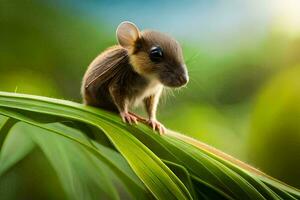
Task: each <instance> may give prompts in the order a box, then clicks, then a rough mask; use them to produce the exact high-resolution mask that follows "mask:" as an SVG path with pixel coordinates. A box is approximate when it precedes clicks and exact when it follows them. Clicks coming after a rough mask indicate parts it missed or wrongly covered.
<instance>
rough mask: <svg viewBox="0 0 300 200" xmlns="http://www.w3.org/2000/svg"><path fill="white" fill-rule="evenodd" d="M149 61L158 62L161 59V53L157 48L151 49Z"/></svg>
mask: <svg viewBox="0 0 300 200" xmlns="http://www.w3.org/2000/svg"><path fill="white" fill-rule="evenodd" d="M149 57H150V59H151V60H152V61H153V62H159V61H160V60H161V59H162V57H163V51H162V49H161V48H160V47H159V46H156V47H152V48H151V50H150V54H149Z"/></svg>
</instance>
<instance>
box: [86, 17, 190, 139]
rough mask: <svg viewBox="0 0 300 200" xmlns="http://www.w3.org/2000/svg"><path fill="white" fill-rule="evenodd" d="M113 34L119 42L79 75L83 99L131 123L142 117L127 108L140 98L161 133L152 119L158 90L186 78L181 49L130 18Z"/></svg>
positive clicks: (161, 129)
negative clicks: (132, 21)
mask: <svg viewBox="0 0 300 200" xmlns="http://www.w3.org/2000/svg"><path fill="white" fill-rule="evenodd" d="M116 34H117V39H118V42H119V45H116V46H113V47H110V48H108V49H107V50H105V51H104V52H102V53H101V54H100V55H99V56H98V57H96V58H95V59H94V61H93V62H92V63H91V64H90V65H89V67H88V69H87V71H86V73H85V75H84V77H83V82H82V88H81V90H82V91H81V92H82V96H83V100H84V103H85V104H87V105H91V106H95V107H99V108H103V109H106V110H109V111H112V112H117V113H119V114H120V115H121V117H122V120H123V121H124V122H128V123H130V124H131V123H132V122H134V123H137V121H138V120H139V121H145V119H143V118H141V117H139V116H137V115H135V114H133V113H131V112H130V111H129V108H130V107H132V106H136V105H138V104H139V103H141V102H143V104H144V105H145V108H146V111H147V113H148V117H149V118H148V120H146V122H147V123H148V124H149V125H150V126H151V127H152V128H153V129H154V130H158V131H159V133H160V134H162V133H164V132H165V127H164V126H163V125H162V124H161V123H160V122H158V121H157V119H156V109H157V105H158V102H159V98H160V95H161V93H162V90H163V88H164V87H171V88H176V87H181V86H184V85H186V84H187V82H188V73H187V68H186V65H185V63H184V59H183V55H182V49H181V47H180V45H179V43H178V42H177V41H176V40H175V39H173V38H172V37H170V36H168V35H166V34H163V33H160V32H157V31H152V30H146V31H139V29H138V28H137V26H136V25H135V24H133V23H131V22H122V23H121V24H120V25H119V26H118V28H117V31H116Z"/></svg>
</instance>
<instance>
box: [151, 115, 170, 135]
mask: <svg viewBox="0 0 300 200" xmlns="http://www.w3.org/2000/svg"><path fill="white" fill-rule="evenodd" d="M148 124H149V125H150V126H151V127H152V129H153V131H155V130H156V131H158V132H159V134H160V135H162V134H164V133H165V132H166V128H165V127H164V125H162V124H161V123H160V122H159V121H157V120H156V119H149V120H148Z"/></svg>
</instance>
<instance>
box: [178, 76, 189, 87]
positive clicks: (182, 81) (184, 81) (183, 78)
mask: <svg viewBox="0 0 300 200" xmlns="http://www.w3.org/2000/svg"><path fill="white" fill-rule="evenodd" d="M179 81H180V84H181V85H185V84H187V83H188V81H189V77H188V76H187V75H186V74H182V75H180V76H179Z"/></svg>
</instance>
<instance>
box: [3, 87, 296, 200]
mask: <svg viewBox="0 0 300 200" xmlns="http://www.w3.org/2000/svg"><path fill="white" fill-rule="evenodd" d="M0 113H1V114H2V115H5V116H7V117H10V118H13V119H15V120H17V121H20V122H18V123H17V124H23V125H22V126H24V127H22V128H21V129H22V130H27V132H28V134H29V135H31V138H32V140H33V141H35V143H36V144H37V145H38V146H39V147H40V148H41V149H42V150H43V152H44V153H45V155H46V157H47V158H48V160H49V161H50V163H51V164H52V166H53V167H54V169H55V170H56V171H57V173H58V175H59V178H60V180H61V182H62V185H63V187H64V189H65V191H66V193H67V194H68V195H69V197H70V198H71V199H74V198H76V195H77V197H85V198H90V199H92V198H97V197H98V196H99V195H100V194H101V195H103V194H104V195H106V197H107V198H109V199H117V198H123V197H124V198H133V199H151V198H153V197H155V198H157V199H284V198H288V199H293V198H295V199H299V198H300V195H299V191H298V190H297V189H295V188H292V187H290V186H287V185H284V184H282V183H280V182H278V181H277V180H275V179H273V178H271V177H269V176H267V175H265V174H264V173H262V172H259V171H258V170H255V169H254V168H252V167H251V166H248V165H246V164H244V163H242V162H240V161H238V160H236V159H233V158H232V157H230V156H228V155H225V154H224V153H222V152H220V151H218V150H215V149H213V148H212V147H209V146H207V145H204V144H201V145H199V143H198V142H197V141H194V140H192V139H191V138H188V137H186V136H182V135H181V134H178V133H176V134H172V132H171V131H168V133H167V135H165V136H162V137H161V136H159V135H157V134H155V133H153V132H152V131H151V130H150V129H149V128H148V127H146V126H144V125H139V126H129V125H126V124H124V123H122V122H121V120H120V119H119V117H118V116H116V115H114V114H111V113H109V112H106V111H102V110H100V109H96V108H91V107H87V106H83V105H81V104H77V103H73V102H69V101H63V100H57V99H50V98H45V97H36V96H31V95H21V94H11V93H2V92H0ZM0 124H1V123H0ZM2 126H3V125H2ZM14 126H16V125H13V127H14ZM13 129H14V128H12V127H9V128H7V130H6V132H7V131H8V132H10V131H11V130H13ZM33 130H39V131H33ZM40 133H43V134H40ZM9 134H10V133H9ZM9 134H8V135H9ZM5 137H7V136H4V138H5ZM5 140H6V139H5ZM53 146H57V148H56V149H53ZM75 158H77V159H75ZM162 159H163V161H164V162H165V163H164V162H163V161H162ZM79 161H82V162H83V163H78V162H79ZM74 163H75V164H74ZM94 174H98V175H95V176H92V175H94ZM72 177H73V178H72ZM74 180H76V181H74ZM100 180H101V181H100ZM72 181H74V182H72ZM100 182H104V184H103V185H101V186H100V185H99V184H100ZM70 183H77V184H81V183H82V184H87V185H89V187H86V186H80V187H71V186H70V185H68V184H70ZM93 186H95V187H93ZM97 186H98V188H99V190H97V191H94V188H97ZM74 188H77V189H74ZM93 194H94V195H95V196H93Z"/></svg>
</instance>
